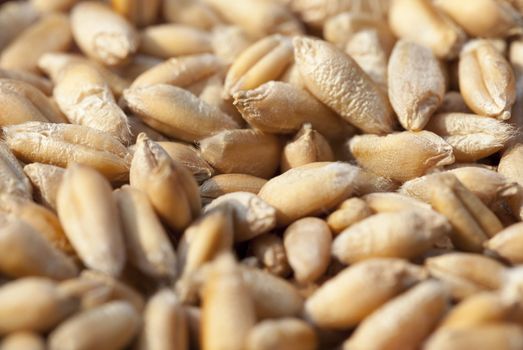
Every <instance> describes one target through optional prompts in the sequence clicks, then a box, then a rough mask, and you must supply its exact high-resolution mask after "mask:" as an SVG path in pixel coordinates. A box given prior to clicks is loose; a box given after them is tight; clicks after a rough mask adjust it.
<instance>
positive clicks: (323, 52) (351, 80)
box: [294, 37, 394, 134]
mask: <svg viewBox="0 0 523 350" xmlns="http://www.w3.org/2000/svg"><path fill="white" fill-rule="evenodd" d="M294 54H295V59H296V64H297V65H298V69H299V71H300V73H301V75H302V77H303V78H304V81H305V85H306V87H307V89H308V90H309V91H310V92H311V93H312V94H313V95H314V96H316V97H317V98H318V99H319V100H320V101H321V102H323V103H325V104H326V105H327V106H329V107H330V108H332V109H333V110H334V111H335V112H337V113H338V114H339V115H340V116H342V117H343V119H345V120H346V121H347V122H349V123H351V124H353V125H354V126H356V127H358V128H359V129H361V130H363V131H365V132H368V133H375V134H384V133H388V132H391V131H392V129H393V124H394V121H393V118H392V109H391V107H390V105H389V102H388V101H387V98H386V96H385V94H384V93H382V91H381V90H380V89H379V88H378V86H377V85H376V84H375V83H374V82H372V81H371V80H370V78H369V77H368V76H367V74H365V73H364V72H363V70H361V68H360V67H359V66H358V64H357V63H356V62H354V60H353V59H352V58H350V57H349V56H347V55H345V54H344V53H343V52H342V51H340V50H338V49H337V48H336V47H334V45H332V44H329V43H327V42H325V41H321V40H314V39H309V38H305V37H296V38H294ZM333 68H335V69H333ZM340 82H341V83H340Z"/></svg>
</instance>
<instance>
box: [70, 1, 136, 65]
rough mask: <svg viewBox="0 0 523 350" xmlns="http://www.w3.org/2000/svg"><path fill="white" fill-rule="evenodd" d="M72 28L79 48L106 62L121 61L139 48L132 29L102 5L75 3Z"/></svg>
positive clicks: (95, 58) (115, 63)
mask: <svg viewBox="0 0 523 350" xmlns="http://www.w3.org/2000/svg"><path fill="white" fill-rule="evenodd" d="M71 27H72V30H73V36H74V39H75V41H76V43H77V44H78V46H79V47H80V48H81V49H82V51H83V52H84V53H85V54H86V55H87V56H89V57H91V58H93V59H94V60H96V61H99V62H101V63H103V64H105V65H109V66H115V65H119V64H122V63H124V62H126V61H127V60H128V59H129V58H130V57H131V56H132V55H133V54H134V53H135V52H136V50H137V49H138V40H139V38H138V34H137V33H136V31H135V30H134V28H133V27H132V26H131V25H130V24H129V23H128V22H127V21H126V20H125V19H124V18H123V17H121V16H120V15H118V14H117V13H115V12H113V11H111V9H110V8H109V7H108V6H107V5H105V4H100V3H96V2H82V3H79V4H77V5H76V6H75V7H74V8H73V9H72V11H71Z"/></svg>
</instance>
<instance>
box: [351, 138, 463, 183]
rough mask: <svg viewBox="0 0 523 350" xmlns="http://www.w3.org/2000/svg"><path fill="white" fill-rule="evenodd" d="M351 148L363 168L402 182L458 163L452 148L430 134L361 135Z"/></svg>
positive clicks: (354, 140)
mask: <svg viewBox="0 0 523 350" xmlns="http://www.w3.org/2000/svg"><path fill="white" fill-rule="evenodd" d="M405 145H409V147H407V148H406V147H405ZM349 147H350V150H351V152H352V155H353V156H354V157H355V158H356V161H357V162H358V164H360V165H361V166H362V167H363V168H365V169H367V170H369V171H371V172H373V173H375V174H377V175H381V176H384V177H388V178H390V179H392V180H396V181H400V182H405V181H407V180H410V179H413V178H416V177H418V176H422V175H423V174H425V173H426V172H427V171H429V170H430V169H432V168H434V167H438V166H442V165H448V164H452V163H454V155H453V152H452V146H450V145H449V144H448V143H447V142H445V141H444V140H443V139H442V138H441V137H439V136H438V135H436V134H434V133H432V132H429V131H419V132H410V131H404V132H400V133H395V134H389V135H387V136H376V135H360V136H355V137H353V138H352V139H351V140H350V143H349Z"/></svg>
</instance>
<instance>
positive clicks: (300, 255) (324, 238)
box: [283, 218, 332, 284]
mask: <svg viewBox="0 0 523 350" xmlns="http://www.w3.org/2000/svg"><path fill="white" fill-rule="evenodd" d="M331 243H332V234H331V232H330V229H329V226H327V224H326V223H325V221H323V220H321V219H317V218H303V219H300V220H297V221H295V222H294V223H292V225H290V226H289V227H287V229H286V230H285V233H284V235H283V244H284V246H285V252H286V255H287V259H288V260H289V265H290V266H291V267H292V270H293V271H294V278H295V279H296V280H297V281H298V282H299V283H303V284H307V283H311V282H314V281H315V280H317V279H318V278H320V277H321V276H322V275H323V274H324V273H325V272H326V271H327V267H328V265H329V263H330V251H331Z"/></svg>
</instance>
